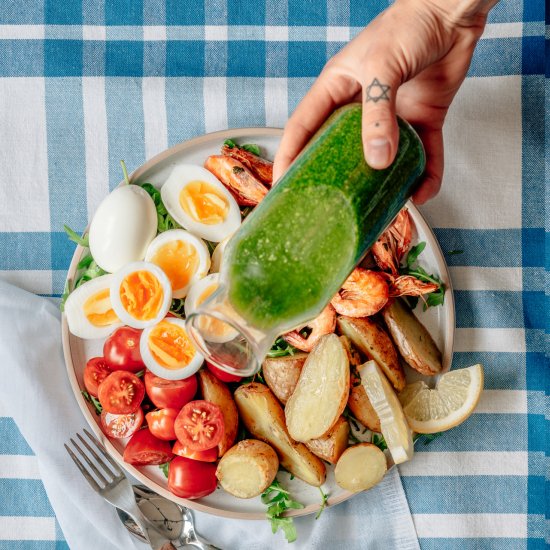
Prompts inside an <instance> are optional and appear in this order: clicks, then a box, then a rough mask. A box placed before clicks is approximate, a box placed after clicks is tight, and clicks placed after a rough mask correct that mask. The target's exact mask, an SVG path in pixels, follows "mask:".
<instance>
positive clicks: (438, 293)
mask: <svg viewBox="0 0 550 550" xmlns="http://www.w3.org/2000/svg"><path fill="white" fill-rule="evenodd" d="M425 248H426V243H425V242H421V243H418V244H417V245H416V246H413V247H412V248H411V249H410V251H409V253H408V254H407V262H406V263H407V265H406V266H405V267H401V268H400V270H399V272H400V273H401V275H412V276H413V277H416V278H417V279H419V280H420V281H424V282H427V283H435V284H436V285H438V286H439V288H438V289H437V290H435V291H434V292H430V294H426V295H425V297H424V298H423V300H424V311H426V309H428V308H429V307H435V306H439V305H442V304H443V303H444V301H445V290H446V287H445V284H444V283H443V282H442V281H441V279H440V278H439V277H438V276H437V275H430V274H429V273H428V272H427V271H426V270H425V269H424V268H423V267H422V266H419V265H417V266H416V267H415V264H416V261H417V260H418V256H419V255H420V254H421V252H422V251H423V250H424V249H425ZM406 298H407V301H408V303H409V306H410V307H411V309H414V308H415V307H416V305H417V304H418V297H417V296H407V297H406Z"/></svg>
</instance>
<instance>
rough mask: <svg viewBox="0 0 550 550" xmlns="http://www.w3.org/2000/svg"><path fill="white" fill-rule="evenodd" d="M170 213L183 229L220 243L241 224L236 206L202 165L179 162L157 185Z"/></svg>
mask: <svg viewBox="0 0 550 550" xmlns="http://www.w3.org/2000/svg"><path fill="white" fill-rule="evenodd" d="M160 192H161V196H162V201H163V202H164V205H165V206H166V209H167V210H168V212H169V213H170V215H171V216H172V217H173V218H174V219H175V220H176V221H177V222H178V223H179V224H180V225H181V226H182V227H184V228H185V229H187V230H188V231H191V232H192V233H194V234H195V235H197V236H199V237H201V238H203V239H206V240H208V241H212V242H216V243H217V242H220V241H221V240H223V239H224V238H225V237H227V236H228V235H231V234H232V233H233V232H234V231H235V230H236V229H237V228H238V227H239V225H240V224H241V212H240V210H239V205H238V204H237V202H236V201H235V199H234V198H233V196H232V195H231V193H230V192H229V191H228V190H227V189H226V188H225V187H224V186H223V184H222V183H221V182H220V181H219V180H218V179H217V178H216V176H214V174H212V173H211V172H209V171H208V170H206V168H203V167H202V166H196V165H194V164H179V165H177V166H176V167H175V168H174V169H173V170H172V173H171V174H170V176H169V177H168V179H167V180H166V182H165V183H164V185H163V186H162V187H161V190H160Z"/></svg>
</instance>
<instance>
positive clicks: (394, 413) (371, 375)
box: [357, 361, 414, 464]
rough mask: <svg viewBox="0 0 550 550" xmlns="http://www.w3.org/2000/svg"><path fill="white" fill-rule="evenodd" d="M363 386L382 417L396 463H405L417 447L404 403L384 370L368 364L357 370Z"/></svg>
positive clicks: (381, 421) (369, 362) (371, 362)
mask: <svg viewBox="0 0 550 550" xmlns="http://www.w3.org/2000/svg"><path fill="white" fill-rule="evenodd" d="M357 370H358V371H359V374H360V376H361V383H362V384H363V387H364V388H365V391H366V392H367V395H368V397H369V400H370V402H371V404H372V406H373V408H374V410H375V411H376V414H377V415H378V417H379V418H380V429H381V430H382V435H383V436H384V439H385V440H386V444H387V445H388V449H389V451H390V453H391V456H392V458H393V461H394V462H395V463H396V464H401V463H402V462H405V461H407V460H410V459H411V458H412V455H413V453H414V445H413V440H412V432H411V430H410V428H409V426H408V424H407V421H406V419H405V415H404V414H403V409H402V408H401V403H399V399H398V398H397V395H396V393H395V391H394V390H393V388H392V387H391V385H390V383H389V382H388V380H387V378H386V376H385V375H384V373H383V372H382V371H381V370H380V367H379V366H378V365H377V364H376V363H375V362H374V361H367V362H366V363H365V364H363V365H361V366H360V367H358V369H357Z"/></svg>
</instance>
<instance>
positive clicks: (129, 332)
mask: <svg viewBox="0 0 550 550" xmlns="http://www.w3.org/2000/svg"><path fill="white" fill-rule="evenodd" d="M141 333H142V331H141V330H138V329H136V328H132V327H120V328H117V329H116V330H115V331H114V332H113V333H112V334H111V335H110V336H109V337H108V338H107V340H105V344H104V345H103V356H104V357H105V361H107V365H108V366H109V367H110V368H111V369H112V370H127V371H130V372H138V371H140V370H142V369H144V368H145V364H144V363H143V360H142V358H141V353H140V351H139V339H140V337H141Z"/></svg>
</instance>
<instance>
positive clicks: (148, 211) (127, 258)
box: [88, 185, 157, 273]
mask: <svg viewBox="0 0 550 550" xmlns="http://www.w3.org/2000/svg"><path fill="white" fill-rule="evenodd" d="M156 234H157V210H156V208H155V203H154V202H153V199H152V198H151V197H150V196H149V194H148V193H147V191H145V190H144V189H142V188H141V187H139V186H138V185H122V186H120V187H117V188H116V189H115V190H113V191H112V192H111V193H110V194H109V195H107V197H105V199H104V200H103V202H102V203H101V204H100V205H99V208H98V209H97V211H96V213H95V215H94V217H93V219H92V223H91V224H90V230H89V232H88V235H89V238H90V252H91V253H92V256H93V257H94V260H95V261H96V263H97V264H98V265H99V267H101V268H102V269H104V270H105V271H107V272H108V273H114V272H115V271H118V270H119V269H120V268H121V267H122V266H124V265H126V264H128V263H130V262H137V261H140V260H143V258H145V252H146V251H147V247H148V246H149V244H150V242H151V241H152V240H153V239H154V238H155V235H156Z"/></svg>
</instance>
